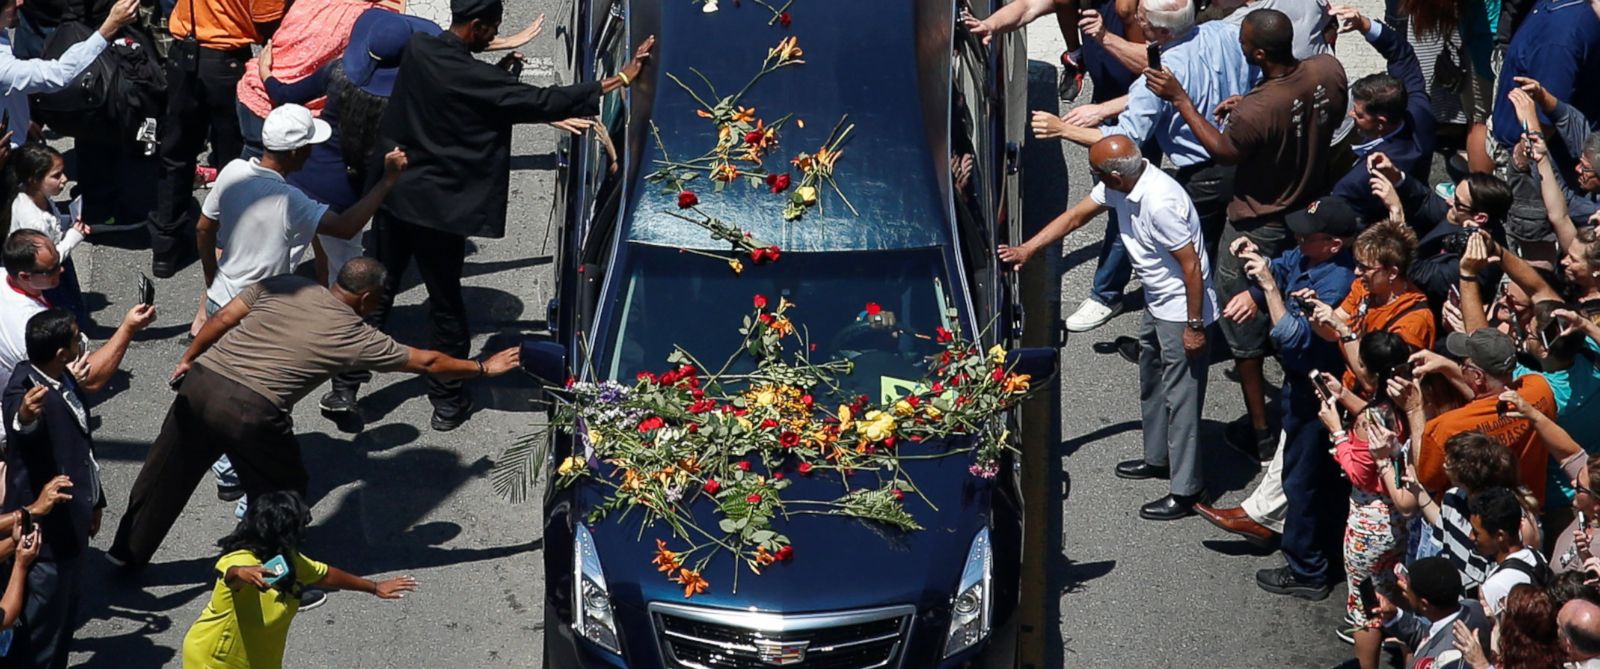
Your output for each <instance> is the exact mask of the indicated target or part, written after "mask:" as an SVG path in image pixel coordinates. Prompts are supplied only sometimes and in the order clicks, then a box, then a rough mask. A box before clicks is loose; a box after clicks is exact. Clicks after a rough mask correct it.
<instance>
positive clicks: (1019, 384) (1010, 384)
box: [1001, 374, 1033, 393]
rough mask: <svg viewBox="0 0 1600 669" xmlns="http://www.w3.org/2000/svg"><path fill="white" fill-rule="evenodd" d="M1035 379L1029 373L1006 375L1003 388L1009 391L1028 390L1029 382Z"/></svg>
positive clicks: (1019, 391) (1021, 391)
mask: <svg viewBox="0 0 1600 669" xmlns="http://www.w3.org/2000/svg"><path fill="white" fill-rule="evenodd" d="M1032 379H1033V377H1032V376H1029V375H1027V374H1012V375H1010V376H1007V377H1006V380H1005V384H1004V385H1003V386H1002V387H1001V390H1003V391H1005V392H1008V393H1023V392H1027V391H1028V382H1029V381H1031V380H1032Z"/></svg>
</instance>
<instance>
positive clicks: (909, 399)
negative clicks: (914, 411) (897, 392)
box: [906, 395, 922, 406]
mask: <svg viewBox="0 0 1600 669" xmlns="http://www.w3.org/2000/svg"><path fill="white" fill-rule="evenodd" d="M906 404H910V405H911V406H917V405H919V404H922V398H921V397H918V396H916V395H907V396H906Z"/></svg>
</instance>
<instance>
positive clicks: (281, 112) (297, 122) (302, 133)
mask: <svg viewBox="0 0 1600 669" xmlns="http://www.w3.org/2000/svg"><path fill="white" fill-rule="evenodd" d="M332 135H333V128H331V127H329V126H328V122H327V121H324V120H322V119H319V118H312V117H311V110H310V109H306V108H305V107H302V106H300V105H297V104H294V103H290V104H286V105H283V106H281V107H278V108H277V109H274V110H272V112H271V113H269V114H267V120H266V122H265V123H262V124H261V145H262V146H265V147H267V150H268V151H293V150H295V149H298V148H300V147H303V146H306V145H308V144H320V143H322V142H326V141H328V138H329V137H331V136H332Z"/></svg>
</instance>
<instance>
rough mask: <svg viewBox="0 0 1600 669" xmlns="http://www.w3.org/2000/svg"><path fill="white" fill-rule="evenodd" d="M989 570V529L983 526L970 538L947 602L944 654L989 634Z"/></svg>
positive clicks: (990, 604) (961, 648) (971, 643)
mask: <svg viewBox="0 0 1600 669" xmlns="http://www.w3.org/2000/svg"><path fill="white" fill-rule="evenodd" d="M992 573H993V555H992V551H991V550H990V547H989V530H988V528H984V529H982V530H979V531H978V535H977V536H975V537H973V538H972V548H970V549H968V550H967V565H966V567H965V568H963V569H962V570H961V585H960V587H958V588H956V596H955V599H953V600H951V602H950V634H949V636H948V637H947V638H946V640H945V643H944V656H945V657H950V656H951V655H955V654H956V653H959V652H961V651H964V650H966V649H968V648H971V647H973V646H975V645H977V643H978V642H979V641H982V640H983V639H984V638H985V637H987V636H989V615H990V610H991V609H992V608H993V598H994V592H993V586H992V584H991V580H992Z"/></svg>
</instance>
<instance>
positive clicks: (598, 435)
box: [589, 428, 606, 446]
mask: <svg viewBox="0 0 1600 669" xmlns="http://www.w3.org/2000/svg"><path fill="white" fill-rule="evenodd" d="M605 440H606V436H605V434H604V433H602V432H601V431H599V430H596V429H594V428H590V429H589V445H590V446H599V445H600V442H602V441H605Z"/></svg>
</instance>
